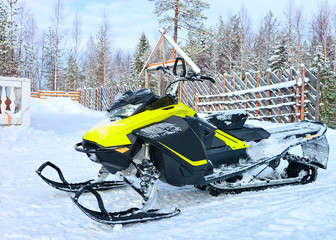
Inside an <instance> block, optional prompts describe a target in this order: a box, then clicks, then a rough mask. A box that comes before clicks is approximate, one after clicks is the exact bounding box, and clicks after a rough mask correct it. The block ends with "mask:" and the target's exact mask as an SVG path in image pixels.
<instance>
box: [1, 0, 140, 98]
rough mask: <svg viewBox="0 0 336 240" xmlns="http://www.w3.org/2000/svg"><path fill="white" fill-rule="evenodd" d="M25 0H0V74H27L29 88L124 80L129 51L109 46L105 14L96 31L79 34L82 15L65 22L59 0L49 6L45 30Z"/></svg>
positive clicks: (65, 87) (128, 70)
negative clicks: (84, 35) (48, 24)
mask: <svg viewBox="0 0 336 240" xmlns="http://www.w3.org/2000/svg"><path fill="white" fill-rule="evenodd" d="M28 5H29V4H28V2H26V1H24V0H22V1H21V0H0V75H1V76H16V77H26V78H29V79H31V80H32V85H31V86H32V90H33V91H35V90H37V89H38V88H40V89H49V90H57V89H59V90H74V89H77V88H83V87H97V86H102V85H106V86H109V85H111V84H124V83H129V76H131V75H134V74H132V71H133V69H134V67H132V66H134V64H133V58H134V57H133V56H132V55H130V54H129V53H125V52H124V51H122V50H120V49H117V48H113V46H112V32H111V22H110V19H109V16H108V14H104V16H103V17H102V21H101V23H100V25H99V26H97V30H96V33H95V34H94V35H91V36H89V38H88V39H83V36H82V23H81V16H80V15H79V13H78V11H77V13H76V14H75V16H73V22H72V26H71V27H70V28H68V29H66V28H65V24H64V19H65V17H64V6H63V2H62V0H55V1H54V5H53V6H51V8H52V10H53V11H52V14H51V16H50V19H51V24H50V26H49V28H48V30H47V31H41V30H40V29H39V28H38V23H36V21H35V18H34V15H33V14H32V13H31V10H29V6H28Z"/></svg>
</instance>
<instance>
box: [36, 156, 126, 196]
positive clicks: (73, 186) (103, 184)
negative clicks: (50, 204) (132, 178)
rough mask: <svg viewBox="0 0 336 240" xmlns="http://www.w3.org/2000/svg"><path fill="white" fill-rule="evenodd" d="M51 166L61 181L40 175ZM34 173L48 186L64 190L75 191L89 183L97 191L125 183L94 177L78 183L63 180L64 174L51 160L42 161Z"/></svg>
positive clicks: (118, 186)
mask: <svg viewBox="0 0 336 240" xmlns="http://www.w3.org/2000/svg"><path fill="white" fill-rule="evenodd" d="M47 166H48V167H51V168H53V169H55V170H56V172H57V174H58V176H59V178H60V180H61V182H56V181H53V180H51V179H48V178H46V177H45V176H43V175H42V171H43V170H44V169H45V168H46V167H47ZM36 173H37V174H38V175H39V176H40V177H41V178H42V179H43V180H44V181H45V182H46V183H47V184H49V185H50V186H52V187H53V188H56V189H58V190H61V191H65V192H77V191H78V190H80V189H81V188H83V187H84V186H87V185H90V186H91V188H93V189H95V190H99V191H106V190H110V189H113V188H120V187H125V186H126V184H125V183H124V182H123V181H97V180H94V179H91V180H88V181H85V182H78V183H69V182H68V181H66V180H65V178H64V175H63V173H62V171H61V169H60V168H59V167H57V166H56V165H55V164H53V163H51V162H49V161H48V162H45V163H43V164H42V165H41V166H40V167H39V168H38V169H37V170H36Z"/></svg>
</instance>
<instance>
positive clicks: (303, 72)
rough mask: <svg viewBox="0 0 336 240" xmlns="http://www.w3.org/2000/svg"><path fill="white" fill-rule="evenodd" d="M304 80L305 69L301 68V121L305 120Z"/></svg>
mask: <svg viewBox="0 0 336 240" xmlns="http://www.w3.org/2000/svg"><path fill="white" fill-rule="evenodd" d="M305 78H306V67H305V66H303V67H302V83H301V114H300V115H301V121H303V120H304V119H305Z"/></svg>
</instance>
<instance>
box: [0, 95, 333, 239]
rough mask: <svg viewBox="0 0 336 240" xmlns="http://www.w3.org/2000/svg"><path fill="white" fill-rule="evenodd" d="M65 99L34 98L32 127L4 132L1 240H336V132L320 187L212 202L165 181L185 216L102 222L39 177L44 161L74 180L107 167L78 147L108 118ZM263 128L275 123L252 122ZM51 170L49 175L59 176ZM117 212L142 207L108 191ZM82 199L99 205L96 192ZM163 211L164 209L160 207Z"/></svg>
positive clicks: (164, 198)
mask: <svg viewBox="0 0 336 240" xmlns="http://www.w3.org/2000/svg"><path fill="white" fill-rule="evenodd" d="M104 116H105V113H104V112H96V111H92V110H88V109H86V108H84V107H82V106H80V105H79V104H77V103H75V102H71V101H70V100H65V99H48V100H41V99H31V128H23V127H20V126H10V127H1V128H0V142H1V147H0V156H1V157H0V162H1V168H0V176H1V180H0V239H2V240H6V239H20V240H21V239H46V240H47V239H57V240H59V239H335V235H336V207H335V206H336V174H335V172H336V146H335V142H336V130H332V129H328V131H327V138H328V140H329V144H330V159H329V165H328V170H326V171H325V170H321V169H320V170H319V175H318V178H317V180H316V181H315V182H314V183H311V184H307V185H301V186H287V187H282V188H278V189H269V190H265V191H260V192H248V193H242V194H237V195H221V196H219V197H212V196H210V195H209V194H208V193H207V192H206V191H200V190H198V189H196V188H194V187H192V186H185V187H180V188H178V187H172V186H169V185H167V184H164V183H162V182H159V184H158V187H159V190H160V194H159V196H158V202H159V203H160V206H161V207H162V208H172V207H177V208H180V209H181V210H182V212H181V214H180V215H178V216H176V217H173V218H169V219H162V220H158V221H153V222H146V223H139V224H131V225H126V226H121V225H116V226H109V225H104V224H99V223H96V222H94V221H93V220H91V219H90V218H88V217H87V216H86V215H84V214H83V213H82V212H81V211H80V210H79V209H78V208H77V207H76V206H75V205H74V204H73V203H72V201H71V200H70V198H69V197H70V196H71V195H72V194H70V193H64V192H60V191H58V190H56V189H53V188H51V187H50V186H48V185H47V184H46V183H45V182H43V181H42V180H41V179H40V178H39V177H38V176H37V174H36V173H35V172H34V171H35V170H36V169H37V168H38V167H39V166H40V165H41V164H42V163H43V162H45V161H51V162H53V163H55V164H56V165H58V166H59V167H60V168H61V169H62V170H63V172H64V175H65V178H66V179H68V180H69V181H70V180H71V181H83V180H87V179H89V178H92V177H95V176H96V173H97V171H98V169H99V166H98V165H97V164H95V163H93V162H91V161H90V160H89V159H88V158H87V157H86V156H85V154H81V153H78V152H76V151H75V150H74V149H73V146H74V144H75V143H77V142H79V141H81V138H82V136H83V134H84V133H85V132H86V131H87V130H88V129H90V128H91V127H92V126H93V125H94V124H96V123H97V122H98V121H100V120H101V119H102V118H104ZM249 124H253V125H255V124H259V125H261V126H263V127H267V128H270V127H274V125H273V124H271V123H266V122H258V121H249ZM48 170H49V169H45V175H47V176H56V175H55V174H54V173H53V172H52V171H51V170H50V171H48ZM102 197H103V199H104V200H105V203H106V208H107V209H108V210H109V211H114V210H121V209H126V208H129V207H130V206H138V207H139V206H140V203H141V199H140V198H139V197H138V196H137V195H136V194H135V193H134V191H133V190H131V189H129V188H124V189H115V190H111V191H108V192H103V193H102ZM81 198H83V199H80V201H81V200H82V203H83V204H84V205H85V206H88V207H90V208H95V206H96V201H95V199H94V197H92V196H90V195H89V194H84V195H83V196H82V197H81ZM156 207H158V205H157V206H156Z"/></svg>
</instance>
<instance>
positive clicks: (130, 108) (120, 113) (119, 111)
mask: <svg viewBox="0 0 336 240" xmlns="http://www.w3.org/2000/svg"><path fill="white" fill-rule="evenodd" d="M141 105H142V103H139V104H136V105H133V104H127V105H125V106H122V107H119V108H116V109H113V110H110V111H109V112H107V114H106V115H107V116H108V117H110V118H115V117H124V118H125V117H129V116H131V115H132V114H133V113H134V112H135V111H136V110H138V109H139V108H140V107H141Z"/></svg>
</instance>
